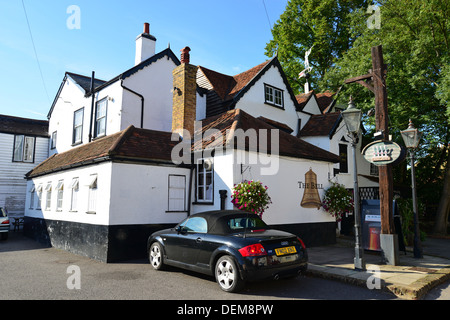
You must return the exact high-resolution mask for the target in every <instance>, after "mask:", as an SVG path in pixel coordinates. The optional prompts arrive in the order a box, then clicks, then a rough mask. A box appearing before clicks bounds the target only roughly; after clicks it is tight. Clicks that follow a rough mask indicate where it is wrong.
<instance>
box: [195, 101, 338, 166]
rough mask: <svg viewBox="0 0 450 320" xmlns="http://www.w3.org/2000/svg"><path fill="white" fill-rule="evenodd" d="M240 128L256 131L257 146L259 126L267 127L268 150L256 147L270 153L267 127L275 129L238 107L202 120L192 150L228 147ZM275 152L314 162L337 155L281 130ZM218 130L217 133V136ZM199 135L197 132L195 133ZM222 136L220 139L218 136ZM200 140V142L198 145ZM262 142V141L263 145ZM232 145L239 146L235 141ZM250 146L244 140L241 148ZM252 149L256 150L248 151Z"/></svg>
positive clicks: (269, 131)
mask: <svg viewBox="0 0 450 320" xmlns="http://www.w3.org/2000/svg"><path fill="white" fill-rule="evenodd" d="M238 129H241V130H242V131H243V133H246V132H247V133H248V132H249V131H248V130H251V129H254V130H255V132H256V134H257V139H258V146H259V138H260V137H259V133H260V131H259V130H260V129H266V130H267V143H266V145H267V148H268V150H258V151H260V152H267V153H270V147H271V140H270V139H271V130H272V129H276V128H275V127H273V126H271V125H270V124H268V123H267V122H265V121H263V120H261V119H257V118H254V117H252V116H251V115H249V114H248V113H246V112H244V111H242V110H240V109H235V110H230V111H228V112H225V113H223V114H222V115H219V116H215V117H211V118H207V119H205V120H204V121H203V122H202V133H201V134H202V137H203V140H202V141H194V146H193V148H194V150H200V148H215V147H219V146H224V147H226V146H229V145H230V143H232V141H231V139H235V137H236V132H237V131H236V130H238ZM278 132H279V155H280V156H288V157H294V158H300V159H310V160H318V161H330V162H338V161H339V157H338V156H337V155H335V154H333V153H330V152H328V151H326V150H324V149H321V148H318V147H316V146H314V145H312V144H310V143H308V142H306V141H303V140H301V139H299V138H296V137H294V136H292V135H290V134H288V133H286V132H284V131H282V130H279V131H278ZM218 133H220V134H221V135H218ZM196 134H197V135H199V134H200V133H196ZM220 138H222V139H220ZM201 142H203V143H202V144H201ZM264 144H265V143H263V145H264ZM234 147H235V148H236V147H239V144H238V143H237V142H235V143H234ZM250 147H251V145H250V144H249V143H248V141H246V144H245V149H246V150H249V148H250ZM252 151H256V150H252Z"/></svg>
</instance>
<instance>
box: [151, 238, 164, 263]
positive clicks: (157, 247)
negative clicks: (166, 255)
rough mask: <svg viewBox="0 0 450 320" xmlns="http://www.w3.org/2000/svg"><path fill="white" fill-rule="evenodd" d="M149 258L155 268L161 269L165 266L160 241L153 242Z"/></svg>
mask: <svg viewBox="0 0 450 320" xmlns="http://www.w3.org/2000/svg"><path fill="white" fill-rule="evenodd" d="M148 260H149V261H150V264H151V265H152V267H153V269H155V270H161V269H162V268H163V267H164V260H163V250H162V247H161V244H159V242H153V243H152V245H151V246H150V250H149V252H148Z"/></svg>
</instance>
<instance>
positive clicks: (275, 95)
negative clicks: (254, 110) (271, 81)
mask: <svg viewBox="0 0 450 320" xmlns="http://www.w3.org/2000/svg"><path fill="white" fill-rule="evenodd" d="M264 93H265V95H264V96H265V101H264V102H265V103H267V104H270V105H272V106H275V107H278V108H283V109H284V103H283V100H284V99H283V90H281V89H278V88H275V87H272V86H270V85H268V84H264Z"/></svg>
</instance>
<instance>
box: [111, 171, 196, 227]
mask: <svg viewBox="0 0 450 320" xmlns="http://www.w3.org/2000/svg"><path fill="white" fill-rule="evenodd" d="M111 174H112V177H111V185H112V188H111V208H110V221H109V224H110V225H121V224H157V223H178V222H180V221H181V220H182V219H184V218H185V217H187V211H183V212H168V190H169V186H168V181H169V174H176V175H184V176H186V196H185V199H186V209H187V207H188V201H187V199H188V194H189V192H188V186H189V175H190V170H189V169H185V168H176V167H165V166H158V165H136V164H134V165H131V164H121V163H113V164H112V172H111ZM194 181H195V180H194Z"/></svg>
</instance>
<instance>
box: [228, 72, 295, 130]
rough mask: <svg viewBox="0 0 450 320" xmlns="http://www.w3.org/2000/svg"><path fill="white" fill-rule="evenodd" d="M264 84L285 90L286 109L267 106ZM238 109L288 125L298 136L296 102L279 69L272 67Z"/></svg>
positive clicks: (245, 95) (248, 93) (247, 94)
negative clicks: (292, 98)
mask: <svg viewBox="0 0 450 320" xmlns="http://www.w3.org/2000/svg"><path fill="white" fill-rule="evenodd" d="M264 83H266V84H268V85H270V86H273V87H276V88H278V89H281V90H283V100H284V109H281V108H278V107H274V106H271V105H269V104H265V103H264V101H265V92H264ZM236 109H242V110H244V111H245V112H247V113H249V114H250V115H252V116H254V117H255V118H258V117H260V116H263V117H265V118H268V119H272V120H275V121H278V122H281V123H284V124H286V125H288V126H289V127H290V128H291V129H292V130H294V132H293V134H294V135H295V134H297V132H296V130H297V127H298V116H297V112H296V110H295V105H294V102H293V101H292V100H291V96H290V95H289V92H288V90H287V88H286V86H285V84H284V82H283V78H282V77H281V75H280V72H279V71H278V68H277V67H275V66H272V67H271V68H270V69H269V70H267V71H266V72H265V73H264V74H263V75H262V76H261V78H260V79H259V80H258V81H257V82H256V83H255V84H254V85H253V86H252V87H251V88H250V89H249V90H248V91H247V92H246V93H245V94H244V96H243V97H242V98H241V99H240V100H239V101H238V103H237V104H236Z"/></svg>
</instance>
